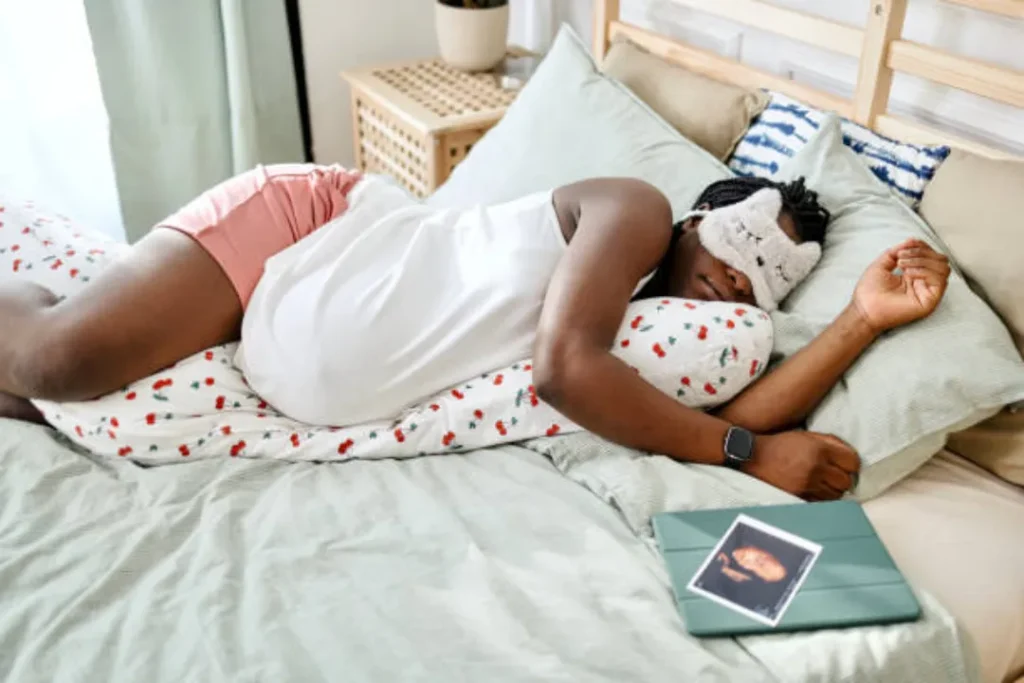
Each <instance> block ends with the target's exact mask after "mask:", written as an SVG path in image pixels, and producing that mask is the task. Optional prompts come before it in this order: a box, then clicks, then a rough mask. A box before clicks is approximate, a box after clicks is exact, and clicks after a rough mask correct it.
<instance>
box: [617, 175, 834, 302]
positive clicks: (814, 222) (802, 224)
mask: <svg viewBox="0 0 1024 683" xmlns="http://www.w3.org/2000/svg"><path fill="white" fill-rule="evenodd" d="M766 187H772V188H775V189H776V190H778V191H779V194H781V195H782V208H783V209H784V210H785V211H788V212H789V214H790V215H791V216H792V217H793V222H794V223H795V224H796V230H797V233H799V235H800V240H801V241H804V242H806V241H811V242H818V243H819V244H820V243H821V242H823V241H824V239H825V227H826V226H827V225H828V221H829V218H831V214H830V213H829V212H828V209H826V208H825V207H823V206H822V205H821V204H819V203H818V193H817V192H815V191H814V190H810V189H808V188H807V186H806V185H805V184H804V179H803V178H802V177H801V178H797V179H796V180H793V181H790V182H788V183H777V182H774V181H772V180H767V179H765V178H755V177H753V176H736V177H735V178H726V179H725V180H718V181H716V182H713V183H711V184H710V185H708V186H707V187H705V188H704V191H703V192H701V193H700V196H699V197H697V201H696V202H694V205H693V208H697V207H698V206H701V205H702V204H707V205H708V206H709V207H711V208H712V209H718V208H721V207H723V206H729V205H730V204H737V203H739V202H742V201H743V200H744V199H746V198H747V197H749V196H750V195H752V194H754V193H755V192H757V191H758V190H761V189H764V188H766ZM682 234H683V230H682V222H679V223H676V224H675V225H674V226H672V239H670V240H669V245H668V249H667V250H666V251H665V255H664V256H662V257H661V262H660V263H659V264H658V268H657V270H656V271H655V274H654V277H653V278H651V279H650V281H648V283H647V285H646V286H645V287H644V288H643V290H642V291H640V292H639V293H638V294H637V296H636V297H634V298H638V299H646V298H648V297H655V296H664V295H665V294H666V293H667V292H668V281H669V277H670V274H671V272H672V269H673V268H674V267H675V255H676V243H677V242H678V241H679V238H680V237H682Z"/></svg>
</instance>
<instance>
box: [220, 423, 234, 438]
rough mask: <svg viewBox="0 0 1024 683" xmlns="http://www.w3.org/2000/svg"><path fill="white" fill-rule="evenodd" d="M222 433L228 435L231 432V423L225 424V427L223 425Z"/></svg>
mask: <svg viewBox="0 0 1024 683" xmlns="http://www.w3.org/2000/svg"><path fill="white" fill-rule="evenodd" d="M220 433H221V434H223V435H224V436H227V435H228V434H230V433H231V425H224V426H223V427H221V428H220Z"/></svg>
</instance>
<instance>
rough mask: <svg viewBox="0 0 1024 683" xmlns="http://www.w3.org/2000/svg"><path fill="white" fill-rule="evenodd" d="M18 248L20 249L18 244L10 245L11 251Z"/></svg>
mask: <svg viewBox="0 0 1024 683" xmlns="http://www.w3.org/2000/svg"><path fill="white" fill-rule="evenodd" d="M19 249H21V245H20V244H12V245H11V251H18V250H19Z"/></svg>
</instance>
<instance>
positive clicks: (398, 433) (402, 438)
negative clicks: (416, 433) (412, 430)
mask: <svg viewBox="0 0 1024 683" xmlns="http://www.w3.org/2000/svg"><path fill="white" fill-rule="evenodd" d="M395 441H397V442H398V443H403V442H404V441H405V434H403V433H402V430H401V429H396V430H395Z"/></svg>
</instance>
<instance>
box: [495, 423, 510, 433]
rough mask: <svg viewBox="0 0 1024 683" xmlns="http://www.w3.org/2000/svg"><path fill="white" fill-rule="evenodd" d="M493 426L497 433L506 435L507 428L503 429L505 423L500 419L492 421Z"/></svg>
mask: <svg viewBox="0 0 1024 683" xmlns="http://www.w3.org/2000/svg"><path fill="white" fill-rule="evenodd" d="M494 428H495V429H497V430H498V433H499V434H501V435H502V436H506V435H507V434H508V430H507V429H505V423H504V422H502V421H501V420H498V421H497V422H495V423H494Z"/></svg>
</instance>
